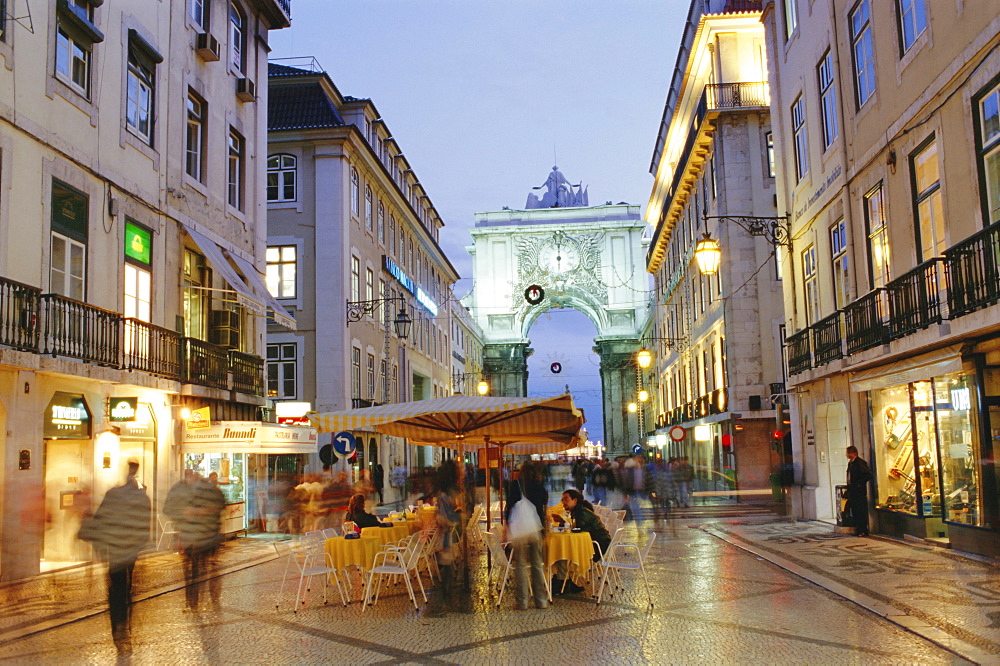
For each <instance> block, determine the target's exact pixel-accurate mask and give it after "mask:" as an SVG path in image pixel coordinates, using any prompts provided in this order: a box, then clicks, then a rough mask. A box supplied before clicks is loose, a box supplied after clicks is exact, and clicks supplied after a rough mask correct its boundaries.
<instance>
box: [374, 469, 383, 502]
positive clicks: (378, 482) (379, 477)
mask: <svg viewBox="0 0 1000 666" xmlns="http://www.w3.org/2000/svg"><path fill="white" fill-rule="evenodd" d="M372 485H373V486H375V492H376V493H378V503H379V504H385V496H384V495H383V492H382V491H383V490H384V489H385V468H384V467H382V464H381V463H379V462H378V461H375V464H374V465H372Z"/></svg>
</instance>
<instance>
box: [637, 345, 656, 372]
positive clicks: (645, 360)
mask: <svg viewBox="0 0 1000 666" xmlns="http://www.w3.org/2000/svg"><path fill="white" fill-rule="evenodd" d="M635 360H636V362H637V363H638V364H639V367H640V368H642V369H643V370H645V369H646V368H648V367H649V366H651V365H652V364H653V355H652V354H651V353H650V351H649V350H648V349H646V348H645V347H643V348H642V349H640V350H639V353H638V354H636V355H635Z"/></svg>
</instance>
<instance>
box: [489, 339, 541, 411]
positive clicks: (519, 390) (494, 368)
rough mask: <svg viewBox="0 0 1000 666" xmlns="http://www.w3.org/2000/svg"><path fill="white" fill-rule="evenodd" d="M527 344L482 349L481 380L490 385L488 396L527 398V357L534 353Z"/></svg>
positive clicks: (495, 345) (508, 344)
mask: <svg viewBox="0 0 1000 666" xmlns="http://www.w3.org/2000/svg"><path fill="white" fill-rule="evenodd" d="M528 344H529V343H528V342H513V343H504V344H487V345H485V346H484V347H483V379H485V380H486V381H487V382H488V383H489V385H490V393H489V394H490V395H492V396H503V397H507V398H517V397H522V398H523V397H527V395H528V357H529V356H531V354H532V352H534V350H533V349H531V348H530V347H528Z"/></svg>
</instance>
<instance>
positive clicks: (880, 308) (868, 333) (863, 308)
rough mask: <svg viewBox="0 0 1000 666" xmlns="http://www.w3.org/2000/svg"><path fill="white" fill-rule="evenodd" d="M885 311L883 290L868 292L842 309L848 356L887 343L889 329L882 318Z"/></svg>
mask: <svg viewBox="0 0 1000 666" xmlns="http://www.w3.org/2000/svg"><path fill="white" fill-rule="evenodd" d="M885 311H886V304H885V289H881V288H879V289H876V290H874V291H870V292H868V293H867V294H865V295H864V296H862V297H861V298H859V299H858V300H856V301H854V302H853V303H849V304H848V305H846V306H845V307H844V323H845V325H846V327H847V353H848V354H854V353H857V352H859V351H863V350H865V349H871V348H872V347H876V346H878V345H882V344H885V343H886V342H888V341H889V328H888V327H887V326H886V325H885V321H884V317H883V313H884V312H885Z"/></svg>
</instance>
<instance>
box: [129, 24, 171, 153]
mask: <svg viewBox="0 0 1000 666" xmlns="http://www.w3.org/2000/svg"><path fill="white" fill-rule="evenodd" d="M129 35H130V38H129V46H128V71H127V74H126V84H125V125H126V127H128V129H129V131H130V132H132V133H133V134H135V135H136V136H138V137H139V138H140V139H142V140H143V141H144V142H145V143H147V144H150V145H152V143H153V104H154V97H153V91H154V90H155V86H156V76H155V73H156V65H157V64H158V63H160V62H163V57H162V56H160V55H159V54H158V53H156V52H155V51H153V49H152V48H151V47H149V45H148V44H145V42H144V41H143V40H142V39H141V38H139V37H138V36H136V35H135V33H134V32H133V31H129Z"/></svg>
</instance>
